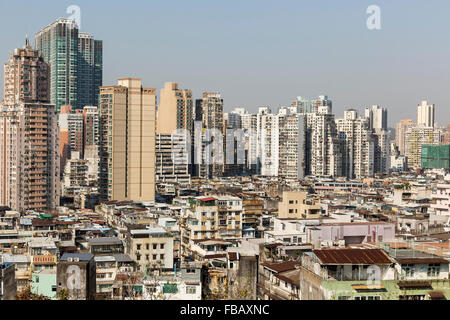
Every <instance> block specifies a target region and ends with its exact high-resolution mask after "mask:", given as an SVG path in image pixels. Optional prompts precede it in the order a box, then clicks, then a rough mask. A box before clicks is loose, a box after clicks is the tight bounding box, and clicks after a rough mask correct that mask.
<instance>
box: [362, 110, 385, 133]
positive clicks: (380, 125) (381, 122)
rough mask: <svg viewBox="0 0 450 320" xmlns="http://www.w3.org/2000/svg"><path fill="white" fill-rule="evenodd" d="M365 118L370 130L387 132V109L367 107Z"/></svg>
mask: <svg viewBox="0 0 450 320" xmlns="http://www.w3.org/2000/svg"><path fill="white" fill-rule="evenodd" d="M365 116H366V118H368V119H369V127H370V129H371V130H375V129H379V130H387V109H386V108H382V107H380V106H372V107H371V108H369V107H367V108H366V109H365Z"/></svg>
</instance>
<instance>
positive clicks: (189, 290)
mask: <svg viewBox="0 0 450 320" xmlns="http://www.w3.org/2000/svg"><path fill="white" fill-rule="evenodd" d="M196 293H197V288H196V287H195V286H186V294H196Z"/></svg>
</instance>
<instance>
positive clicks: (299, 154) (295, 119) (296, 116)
mask: <svg viewBox="0 0 450 320" xmlns="http://www.w3.org/2000/svg"><path fill="white" fill-rule="evenodd" d="M279 130H280V132H279V135H278V139H279V150H278V157H279V167H278V175H279V176H281V177H283V178H285V179H287V180H298V179H302V178H303V177H304V171H305V168H304V165H305V164H304V149H305V134H304V133H305V118H304V114H300V113H296V112H288V113H286V114H281V115H279Z"/></svg>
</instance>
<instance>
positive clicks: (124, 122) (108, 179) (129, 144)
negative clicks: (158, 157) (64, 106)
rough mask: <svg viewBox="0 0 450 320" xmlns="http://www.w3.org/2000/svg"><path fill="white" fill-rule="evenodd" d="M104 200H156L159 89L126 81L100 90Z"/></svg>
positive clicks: (100, 173) (101, 164)
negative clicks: (157, 91)
mask: <svg viewBox="0 0 450 320" xmlns="http://www.w3.org/2000/svg"><path fill="white" fill-rule="evenodd" d="M99 109H100V111H99V112H100V119H99V121H100V128H99V129H100V130H99V140H100V141H99V144H100V168H99V170H100V172H99V191H100V194H101V199H102V200H119V201H120V200H140V201H153V200H154V199H155V132H156V89H155V88H143V87H142V85H141V79H133V78H124V79H119V80H118V85H117V86H109V87H100V101H99Z"/></svg>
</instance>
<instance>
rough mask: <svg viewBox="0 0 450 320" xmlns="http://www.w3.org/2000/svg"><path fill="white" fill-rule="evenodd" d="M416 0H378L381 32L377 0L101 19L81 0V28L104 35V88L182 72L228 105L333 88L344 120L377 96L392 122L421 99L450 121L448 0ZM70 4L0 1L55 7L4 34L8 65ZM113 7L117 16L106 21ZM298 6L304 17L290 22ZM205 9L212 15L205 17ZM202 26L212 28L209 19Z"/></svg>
mask: <svg viewBox="0 0 450 320" xmlns="http://www.w3.org/2000/svg"><path fill="white" fill-rule="evenodd" d="M366 2H367V3H366ZM258 3H260V2H258ZM410 3H411V2H408V3H406V2H405V1H400V2H397V3H396V4H391V3H386V2H384V1H380V3H379V4H378V5H379V6H380V8H381V13H382V18H381V19H382V20H381V21H382V29H381V30H372V31H371V30H368V29H367V27H366V19H367V16H368V15H367V14H366V11H365V10H366V8H367V6H368V5H369V4H371V3H369V2H368V1H359V2H358V3H355V2H352V3H351V5H350V4H348V5H342V4H339V7H338V5H337V4H334V3H333V2H331V1H323V2H322V3H321V4H317V5H316V4H314V5H313V4H307V3H297V2H295V3H294V2H292V1H284V2H282V3H281V4H278V6H276V7H274V5H273V4H271V3H268V2H261V3H260V5H259V6H257V7H256V6H252V4H253V2H251V1H249V2H247V3H245V4H239V5H238V6H236V7H235V9H236V10H231V7H233V6H230V5H229V3H227V4H226V5H225V4H221V3H219V4H214V5H206V4H207V3H206V2H204V1H196V2H191V3H189V4H188V5H187V4H183V3H177V6H176V7H173V8H172V7H170V4H165V3H163V2H156V3H152V4H140V5H139V9H142V10H138V6H134V7H133V6H125V5H123V6H122V5H119V4H113V5H111V6H108V8H105V7H104V6H101V8H102V10H104V13H105V14H104V15H102V16H101V18H98V17H97V16H96V15H94V13H96V12H98V10H99V6H100V4H95V3H92V4H91V3H89V2H86V1H79V2H78V3H76V4H75V5H78V6H79V7H80V9H81V21H82V23H81V28H80V32H89V33H90V34H92V35H93V36H94V37H95V38H98V39H102V40H103V41H104V46H105V48H104V52H105V57H104V79H103V85H112V84H114V83H115V79H116V78H117V77H122V76H127V77H128V76H129V77H140V78H142V79H143V81H144V83H146V84H147V85H150V86H152V87H155V88H157V89H158V93H159V90H160V89H161V88H163V84H164V83H165V82H170V81H173V82H177V83H179V84H180V87H182V88H186V89H190V90H192V92H193V97H194V98H195V99H197V98H200V97H201V94H202V93H203V92H206V91H208V92H209V91H219V92H220V93H221V95H222V97H223V99H224V109H225V110H224V111H230V110H232V109H233V108H235V107H239V106H243V107H245V108H247V109H248V110H249V111H250V112H252V113H256V111H257V108H258V107H259V106H263V105H270V106H271V107H272V108H273V109H275V108H277V107H280V106H288V105H289V104H290V103H291V101H292V100H293V99H295V97H297V96H303V97H306V98H308V99H312V98H314V97H317V96H319V95H328V96H329V97H330V98H331V99H332V100H333V101H334V106H333V112H334V113H335V114H336V115H337V116H338V117H340V116H342V115H343V113H344V111H345V110H346V109H348V108H355V109H357V110H358V111H359V112H362V111H363V110H364V108H365V107H369V106H372V105H380V106H381V107H385V108H387V109H388V111H389V119H388V121H389V122H388V126H389V127H394V124H395V123H397V122H398V121H399V120H400V119H406V118H411V119H415V112H416V107H417V104H419V103H420V101H422V100H428V101H429V102H430V103H432V104H435V105H436V119H437V120H438V121H437V123H438V124H439V125H446V124H447V123H446V122H445V119H446V118H447V119H448V118H449V116H450V111H449V110H448V108H446V106H447V105H448V104H449V101H448V100H449V99H448V98H447V97H445V95H444V92H445V84H446V80H448V76H447V75H446V74H448V73H447V72H445V71H446V70H448V69H450V62H449V61H446V60H444V57H445V56H446V54H447V53H448V51H450V48H448V47H447V46H446V45H445V44H443V43H442V42H441V40H440V39H439V37H438V35H434V33H432V32H430V30H431V29H433V30H436V28H438V29H440V28H442V27H445V25H440V24H441V23H442V22H438V21H440V20H442V19H439V16H440V15H441V14H445V12H446V10H445V8H447V7H449V4H447V3H445V2H443V1H439V4H437V5H435V6H434V8H431V6H430V5H426V4H417V5H415V6H414V8H413V7H412V6H411V5H410ZM71 4H73V3H71V2H68V1H61V2H58V3H57V4H55V3H54V2H52V1H46V2H43V3H41V4H39V5H38V4H34V3H32V4H28V3H26V2H25V1H17V2H10V1H5V2H3V3H2V4H0V8H3V7H4V6H8V11H9V13H10V14H9V15H8V16H6V17H2V21H3V23H5V24H8V21H9V19H10V18H9V17H15V16H17V14H19V10H21V8H22V6H24V5H26V6H27V7H29V8H31V9H32V8H33V7H35V6H36V7H37V6H39V7H40V8H41V9H42V7H45V8H46V10H41V11H42V12H43V13H42V14H41V15H39V17H38V16H33V15H27V14H26V13H24V12H23V11H22V12H20V14H21V15H22V16H24V17H25V18H26V23H24V24H21V25H19V26H17V27H16V28H14V29H13V30H11V31H10V32H8V33H7V34H5V35H4V37H3V39H2V40H3V41H2V50H1V51H2V54H1V55H0V57H1V59H2V60H3V62H6V61H7V58H8V55H9V53H10V50H11V49H10V48H15V47H21V46H22V45H23V44H22V43H18V39H21V38H23V39H25V34H28V36H29V37H30V38H31V39H33V36H34V35H35V34H36V33H37V32H38V31H39V30H41V29H42V28H43V27H45V26H46V25H48V24H50V23H51V22H52V21H55V20H56V19H57V18H59V17H67V16H69V15H68V14H66V9H67V7H68V6H69V5H71ZM289 8H290V9H291V10H286V9H289ZM145 9H148V10H145ZM150 9H151V11H149V10H150ZM437 9H439V10H437ZM0 11H1V12H6V10H0ZM31 11H32V10H30V12H31ZM140 11H142V12H140ZM208 11H209V12H210V14H209V15H206V16H205V15H204V13H205V12H208ZM119 12H123V13H124V15H125V14H127V15H128V16H131V15H133V16H136V19H133V21H129V22H127V24H126V26H125V27H123V26H121V24H115V23H114V21H116V20H115V18H116V17H118V15H119ZM145 12H153V13H154V14H153V15H152V17H153V18H152V19H151V21H149V19H143V18H144V13H145ZM431 12H432V13H433V14H434V16H433V20H432V21H428V22H427V24H426V25H423V24H418V23H416V21H420V20H417V17H418V15H419V14H422V15H427V14H431ZM16 13H17V14H16ZM167 13H171V15H167ZM317 14H319V15H320V17H321V21H323V22H322V23H321V24H320V25H318V24H317V23H315V22H314V21H312V20H311V17H312V16H316V15H317ZM107 15H110V16H111V18H112V19H106V18H104V17H106V16H107ZM295 15H297V18H298V19H292V18H293V17H295ZM159 16H161V17H162V16H163V17H164V18H165V20H161V18H160V17H159ZM200 16H201V17H205V18H202V19H203V20H202V19H196V18H197V17H198V18H199V17H200ZM214 16H215V17H217V16H219V17H220V18H214V19H213V17H214ZM188 21H189V23H187V22H188ZM212 21H214V23H212ZM267 21H268V22H267ZM183 22H186V23H185V24H184V25H183ZM266 22H267V23H266ZM202 23H203V24H205V23H208V24H209V26H210V28H203V27H202V26H203V24H202ZM436 24H437V25H436ZM311 26H313V27H311ZM154 27H156V28H155V29H152V28H154ZM310 27H311V28H310ZM205 29H209V30H205ZM135 30H137V32H134V31H135ZM152 30H154V31H152ZM131 31H133V32H131ZM147 31H150V34H151V36H149V35H148V34H149V33H148V32H147ZM116 39H120V41H121V43H122V44H121V45H118V44H117V40H116ZM146 39H148V40H146ZM170 39H173V41H170ZM175 39H176V41H175ZM143 40H144V41H143ZM232 46H234V47H232ZM33 47H34V43H33ZM230 47H231V48H234V49H233V50H230V49H229V48H230ZM305 47H306V48H308V49H309V50H305ZM130 48H131V49H132V50H127V49H130ZM136 48H140V50H136ZM180 48H181V50H180ZM338 49H339V50H338ZM261 53H265V54H261ZM302 61H304V62H305V63H302ZM342 77H345V81H343V80H342V79H341V78H342ZM361 79H364V81H361ZM1 81H2V82H3V79H2V80H1ZM1 98H3V93H2V94H1ZM439 119H444V120H440V121H439Z"/></svg>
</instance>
